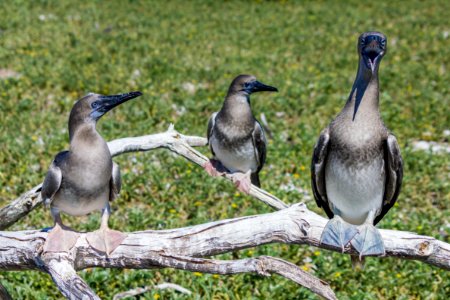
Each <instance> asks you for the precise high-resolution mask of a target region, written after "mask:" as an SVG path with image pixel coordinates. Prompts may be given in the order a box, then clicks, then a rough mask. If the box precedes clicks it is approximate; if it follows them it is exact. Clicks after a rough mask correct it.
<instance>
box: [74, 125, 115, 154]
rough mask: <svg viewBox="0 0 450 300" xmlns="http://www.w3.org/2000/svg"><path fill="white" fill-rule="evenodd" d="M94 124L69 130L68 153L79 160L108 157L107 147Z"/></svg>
mask: <svg viewBox="0 0 450 300" xmlns="http://www.w3.org/2000/svg"><path fill="white" fill-rule="evenodd" d="M95 125H96V123H95V122H89V123H84V124H81V125H80V126H78V127H76V128H72V130H73V131H71V130H70V129H69V132H70V152H71V153H73V154H74V155H75V156H76V157H79V158H81V159H83V160H84V159H90V158H97V157H102V156H105V155H106V156H110V155H111V154H110V153H109V148H108V145H107V144H106V142H105V140H104V139H103V138H102V137H101V136H100V134H99V133H98V132H97V130H96V129H95Z"/></svg>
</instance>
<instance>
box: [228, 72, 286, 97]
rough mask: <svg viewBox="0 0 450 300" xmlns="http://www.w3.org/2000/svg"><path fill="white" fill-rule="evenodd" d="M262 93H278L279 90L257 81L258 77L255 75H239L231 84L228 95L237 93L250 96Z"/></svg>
mask: <svg viewBox="0 0 450 300" xmlns="http://www.w3.org/2000/svg"><path fill="white" fill-rule="evenodd" d="M262 91H268V92H278V89H277V88H276V87H273V86H269V85H265V84H263V83H261V82H259V81H257V80H256V77H255V76H253V75H239V76H237V77H236V78H235V79H234V80H233V82H232V83H231V85H230V88H229V89H228V95H231V94H236V93H244V94H246V95H250V94H252V93H255V92H262Z"/></svg>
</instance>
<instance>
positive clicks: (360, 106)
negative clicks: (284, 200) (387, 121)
mask: <svg viewBox="0 0 450 300" xmlns="http://www.w3.org/2000/svg"><path fill="white" fill-rule="evenodd" d="M386 43H387V41H386V37H385V36H384V35H383V34H382V33H379V32H366V33H363V34H362V35H361V36H360V37H359V39H358V46H357V49H358V54H359V66H358V72H357V75H356V79H355V82H354V84H353V88H352V90H351V92H350V96H349V98H348V100H347V103H346V104H345V106H344V108H343V109H342V111H341V112H340V113H339V114H338V115H337V117H336V118H335V119H334V120H333V121H332V122H331V124H330V125H329V126H328V127H327V128H325V129H324V130H323V131H322V133H321V134H320V137H319V140H318V142H317V144H316V145H315V147H314V154H313V158H312V163H311V182H312V188H313V192H314V197H315V199H316V202H317V205H318V206H319V207H322V208H323V209H324V210H325V212H326V214H327V215H328V217H329V218H330V219H331V220H330V221H329V222H328V223H327V225H326V227H325V229H324V231H323V233H322V236H321V243H323V244H327V245H330V246H334V247H337V248H341V249H342V251H344V247H345V246H346V245H347V244H348V243H349V242H350V243H351V245H352V246H353V247H354V248H355V249H356V250H357V251H358V253H359V254H360V255H359V257H360V259H361V257H363V256H366V255H383V254H384V253H385V248H384V244H383V240H382V238H381V235H380V233H379V232H378V230H377V229H376V228H375V226H374V225H376V224H377V223H378V222H379V221H380V220H381V219H382V218H383V216H384V215H385V214H386V213H387V212H388V211H389V209H390V208H391V207H392V206H393V205H394V203H395V201H396V200H397V197H398V195H399V192H400V187H401V185H402V178H403V161H402V157H401V155H400V148H399V146H398V143H397V140H396V138H395V136H394V135H393V134H392V133H390V132H389V130H388V129H387V128H386V126H385V125H384V123H383V120H382V119H381V115H380V111H379V108H378V106H379V82H378V68H379V66H380V62H381V59H382V58H383V56H384V55H385V54H386V50H387V44H386Z"/></svg>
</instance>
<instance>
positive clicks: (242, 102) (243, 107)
mask: <svg viewBox="0 0 450 300" xmlns="http://www.w3.org/2000/svg"><path fill="white" fill-rule="evenodd" d="M220 115H221V117H226V119H227V120H232V121H233V123H236V124H239V123H242V124H245V123H248V122H249V121H253V120H254V117H253V113H252V109H251V106H250V96H249V95H248V94H246V93H236V94H232V95H227V97H226V98H225V101H224V103H223V106H222V109H221V111H220Z"/></svg>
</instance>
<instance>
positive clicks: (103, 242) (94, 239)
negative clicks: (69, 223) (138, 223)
mask: <svg viewBox="0 0 450 300" xmlns="http://www.w3.org/2000/svg"><path fill="white" fill-rule="evenodd" d="M126 237H127V235H126V234H125V233H122V232H120V231H117V230H112V229H109V228H101V229H99V230H96V231H94V232H88V233H87V235H86V239H87V241H88V243H89V245H91V246H92V247H93V248H95V249H97V250H98V251H101V252H104V253H106V254H107V255H110V254H111V253H112V252H113V251H114V250H116V248H117V247H119V245H120V244H121V243H122V242H123V240H124V239H125V238H126Z"/></svg>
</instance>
